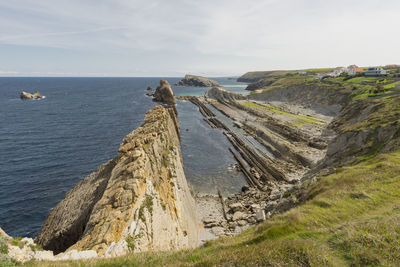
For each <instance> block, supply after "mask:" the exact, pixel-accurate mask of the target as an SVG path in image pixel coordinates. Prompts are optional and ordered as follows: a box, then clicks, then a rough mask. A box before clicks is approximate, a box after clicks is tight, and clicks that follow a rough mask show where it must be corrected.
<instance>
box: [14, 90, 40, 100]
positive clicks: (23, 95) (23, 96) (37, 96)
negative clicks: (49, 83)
mask: <svg viewBox="0 0 400 267" xmlns="http://www.w3.org/2000/svg"><path fill="white" fill-rule="evenodd" d="M19 97H20V98H21V99H22V100H25V99H42V98H43V96H42V95H41V94H40V93H39V92H36V93H34V94H31V93H27V92H25V91H22V93H21V94H20V96H19Z"/></svg>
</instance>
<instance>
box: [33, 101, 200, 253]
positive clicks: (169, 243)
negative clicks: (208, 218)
mask: <svg viewBox="0 0 400 267" xmlns="http://www.w3.org/2000/svg"><path fill="white" fill-rule="evenodd" d="M197 233H198V225H197V218H196V208H195V201H194V199H193V197H192V195H191V193H190V190H189V187H188V184H187V181H186V178H185V174H184V170H183V163H182V157H181V151H180V142H179V124H178V121H177V117H176V109H175V108H165V107H162V106H156V107H155V108H154V109H153V110H151V111H149V112H147V113H146V116H145V121H144V124H143V125H142V126H141V127H139V128H138V129H136V130H134V131H133V132H131V133H130V134H128V135H127V136H126V137H125V138H124V139H123V142H122V144H121V146H120V148H119V150H118V155H117V157H115V158H114V159H113V160H110V161H109V162H107V163H105V164H103V165H102V166H100V167H99V169H98V170H97V171H95V172H93V173H92V174H90V175H89V176H88V177H87V178H85V179H84V180H82V181H81V182H79V183H78V184H77V185H76V186H75V188H73V189H72V190H71V191H70V192H68V193H67V194H66V196H65V199H64V200H62V201H61V202H60V203H59V204H58V205H57V206H56V207H55V208H54V209H53V211H52V212H51V214H50V216H49V217H48V219H47V220H46V222H45V224H44V226H43V228H42V230H41V232H40V234H39V236H38V238H37V240H36V241H37V243H39V244H40V245H41V246H43V247H44V248H46V249H50V250H53V251H55V252H56V253H59V252H63V251H65V250H67V251H73V250H78V251H82V250H95V251H96V252H97V253H98V254H99V255H105V256H118V255H121V254H124V253H126V252H128V251H133V252H136V251H146V250H173V249H183V248H191V247H195V246H196V245H197Z"/></svg>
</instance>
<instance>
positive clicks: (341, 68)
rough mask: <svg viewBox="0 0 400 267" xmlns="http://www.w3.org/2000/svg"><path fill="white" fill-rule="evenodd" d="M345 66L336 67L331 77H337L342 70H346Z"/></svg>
mask: <svg viewBox="0 0 400 267" xmlns="http://www.w3.org/2000/svg"><path fill="white" fill-rule="evenodd" d="M346 71H347V68H345V67H337V68H335V69H334V70H333V72H332V73H331V75H330V76H332V77H339V76H340V75H341V74H342V73H343V72H346Z"/></svg>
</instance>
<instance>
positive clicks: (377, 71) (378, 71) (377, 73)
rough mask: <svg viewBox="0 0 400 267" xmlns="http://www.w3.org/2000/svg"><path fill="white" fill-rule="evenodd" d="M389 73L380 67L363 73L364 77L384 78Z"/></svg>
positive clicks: (370, 68) (371, 68)
mask: <svg viewBox="0 0 400 267" xmlns="http://www.w3.org/2000/svg"><path fill="white" fill-rule="evenodd" d="M388 74H389V71H387V70H384V69H383V68H382V67H369V68H368V70H367V71H366V72H365V76H385V75H388Z"/></svg>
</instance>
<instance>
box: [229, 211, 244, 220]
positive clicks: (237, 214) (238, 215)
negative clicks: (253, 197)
mask: <svg viewBox="0 0 400 267" xmlns="http://www.w3.org/2000/svg"><path fill="white" fill-rule="evenodd" d="M246 217H247V216H246V214H244V213H243V212H241V211H237V212H235V214H233V217H232V220H233V221H238V220H241V219H245V218H246Z"/></svg>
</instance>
